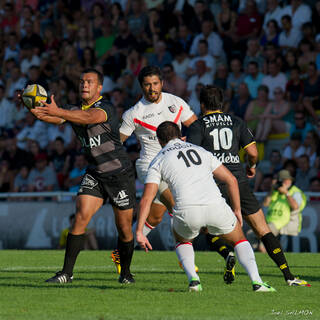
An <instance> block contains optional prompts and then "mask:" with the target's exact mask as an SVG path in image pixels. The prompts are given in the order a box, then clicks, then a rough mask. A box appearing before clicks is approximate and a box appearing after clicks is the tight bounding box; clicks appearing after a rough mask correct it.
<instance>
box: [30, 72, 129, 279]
mask: <svg viewBox="0 0 320 320" xmlns="http://www.w3.org/2000/svg"><path fill="white" fill-rule="evenodd" d="M102 84H103V75H102V74H101V73H100V72H99V71H97V70H95V69H86V70H84V71H83V72H82V74H81V77H80V82H79V94H80V97H81V100H82V104H81V105H80V106H66V107H63V108H60V107H58V106H57V104H56V103H55V101H54V97H53V96H51V103H44V106H43V107H37V108H35V109H31V112H32V113H33V114H34V115H35V116H36V117H37V118H38V119H40V120H43V121H45V122H49V123H54V124H60V123H62V122H64V121H69V122H70V123H71V125H72V128H73V130H74V132H75V134H76V135H77V137H78V138H79V140H80V142H81V144H82V147H83V149H84V151H85V153H86V155H87V157H88V161H89V167H88V169H87V172H86V174H85V176H84V177H83V180H82V182H81V185H80V188H79V192H78V195H77V200H76V220H75V223H74V226H73V228H72V230H71V232H70V233H69V234H68V238H67V244H66V251H65V258H64V265H63V269H62V270H61V271H59V272H58V273H56V275H55V276H53V277H52V278H50V279H48V280H46V281H47V282H58V283H65V282H71V281H72V278H73V267H74V264H75V262H76V259H77V256H78V254H79V252H80V250H81V249H82V248H83V244H84V237H85V229H86V227H87V225H88V223H89V222H90V220H91V218H92V216H93V215H94V214H95V213H96V212H97V211H98V209H99V208H100V207H101V206H102V205H103V203H104V202H105V200H107V199H109V200H110V203H111V205H112V207H113V211H114V215H115V222H116V226H117V229H118V233H119V237H118V249H119V253H120V258H121V273H120V277H119V282H120V283H132V282H134V279H133V277H132V275H131V273H130V264H131V259H132V255H133V234H132V230H131V224H132V216H133V207H134V203H135V175H134V170H133V166H132V164H131V161H130V160H129V158H128V155H127V153H126V151H125V150H124V148H123V146H122V143H121V141H120V134H119V120H118V116H117V111H116V109H115V108H114V107H113V106H112V104H111V103H110V102H109V101H108V100H106V99H105V98H103V97H102V96H101V94H100V93H101V90H102Z"/></svg>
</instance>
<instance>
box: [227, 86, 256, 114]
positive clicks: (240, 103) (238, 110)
mask: <svg viewBox="0 0 320 320" xmlns="http://www.w3.org/2000/svg"><path fill="white" fill-rule="evenodd" d="M250 101H251V97H250V94H249V89H248V86H247V84H246V83H245V82H242V83H240V85H239V88H238V94H237V95H236V96H235V97H234V98H233V99H232V100H231V102H230V103H229V104H227V106H226V110H227V111H228V112H229V113H231V114H233V115H235V116H237V117H240V118H241V119H244V116H245V113H246V111H247V108H248V105H249V103H250Z"/></svg>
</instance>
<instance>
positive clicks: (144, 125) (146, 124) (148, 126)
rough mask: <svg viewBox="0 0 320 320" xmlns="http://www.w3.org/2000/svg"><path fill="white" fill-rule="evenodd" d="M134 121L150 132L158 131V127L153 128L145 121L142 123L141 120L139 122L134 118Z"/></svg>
mask: <svg viewBox="0 0 320 320" xmlns="http://www.w3.org/2000/svg"><path fill="white" fill-rule="evenodd" d="M133 121H134V122H135V123H137V124H140V126H142V127H145V128H147V129H150V130H153V131H157V127H155V126H153V125H151V124H149V123H146V122H143V121H141V120H139V119H137V118H134V119H133Z"/></svg>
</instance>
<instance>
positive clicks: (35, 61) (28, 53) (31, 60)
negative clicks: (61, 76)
mask: <svg viewBox="0 0 320 320" xmlns="http://www.w3.org/2000/svg"><path fill="white" fill-rule="evenodd" d="M22 56H23V57H24V58H23V59H22V61H21V63H20V67H21V72H22V74H23V75H25V76H27V75H28V72H29V68H30V67H31V66H40V58H39V56H37V55H35V54H34V50H33V47H32V46H31V44H25V46H24V47H22Z"/></svg>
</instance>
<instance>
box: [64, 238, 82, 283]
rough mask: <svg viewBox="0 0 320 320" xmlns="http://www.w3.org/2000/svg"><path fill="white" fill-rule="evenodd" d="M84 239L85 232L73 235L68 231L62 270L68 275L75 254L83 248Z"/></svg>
mask: <svg viewBox="0 0 320 320" xmlns="http://www.w3.org/2000/svg"><path fill="white" fill-rule="evenodd" d="M84 241H85V234H79V235H73V234H71V233H70V232H69V233H68V237H67V245H66V252H65V255H64V264H63V269H62V272H64V273H67V274H68V275H69V276H70V277H71V276H72V273H73V267H74V264H75V263H76V259H77V256H78V254H79V252H80V251H81V250H82V249H83V246H84Z"/></svg>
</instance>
